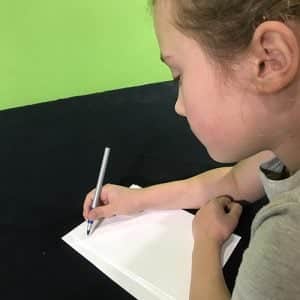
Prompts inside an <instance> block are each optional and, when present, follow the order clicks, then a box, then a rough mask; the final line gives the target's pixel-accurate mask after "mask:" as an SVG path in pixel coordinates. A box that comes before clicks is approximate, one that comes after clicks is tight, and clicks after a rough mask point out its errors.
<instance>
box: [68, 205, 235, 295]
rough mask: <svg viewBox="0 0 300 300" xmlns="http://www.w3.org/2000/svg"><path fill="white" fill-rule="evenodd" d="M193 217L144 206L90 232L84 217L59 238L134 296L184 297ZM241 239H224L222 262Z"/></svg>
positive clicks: (112, 219)
mask: <svg viewBox="0 0 300 300" xmlns="http://www.w3.org/2000/svg"><path fill="white" fill-rule="evenodd" d="M192 220H193V215H192V214H190V213H188V212H186V211H183V210H171V211H145V212H142V213H139V214H136V215H131V216H116V217H112V218H109V219H105V220H104V221H103V222H99V224H96V226H95V227H94V231H93V232H92V234H91V235H90V236H88V237H87V235H86V227H87V224H86V222H84V223H82V224H81V225H79V226H77V227H76V228H75V229H73V230H72V231H71V232H69V233H68V234H66V235H65V236H64V237H63V240H64V241H65V242H66V243H67V244H69V245H70V246H71V247H73V248H74V249H75V250H76V251H78V252H79V253H80V254H81V255H82V256H84V257H85V258H86V259H87V260H89V261H90V262H91V263H92V264H94V265H95V266H96V267H97V268H98V269H99V270H101V271H102V272H103V273H105V274H106V275H107V276H109V277H110V278H111V279H112V280H113V281H115V282H116V283H117V284H119V285H120V286H121V287H122V288H124V289H125V290H127V291H128V292H129V293H130V294H132V295H133V296H134V297H135V298H137V299H141V300H157V299H163V300H168V299H170V300H171V299H172V300H185V299H187V300H188V299H189V286H190V273H191V263H192V249H193V237H192ZM97 225H98V226H97ZM239 240H240V237H239V236H237V235H232V236H231V237H230V239H229V240H228V241H227V242H226V243H225V245H224V247H223V249H222V263H223V266H224V265H225V263H226V262H227V260H228V258H229V257H230V255H231V254H232V252H233V250H234V248H235V247H236V245H237V244H238V242H239Z"/></svg>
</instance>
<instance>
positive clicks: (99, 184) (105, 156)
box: [86, 147, 110, 235]
mask: <svg viewBox="0 0 300 300" xmlns="http://www.w3.org/2000/svg"><path fill="white" fill-rule="evenodd" d="M109 153H110V148H108V147H105V149H104V154H103V158H102V163H101V167H100V171H99V176H98V181H97V186H96V192H95V195H94V199H93V202H92V206H91V208H92V209H93V208H95V207H97V205H98V203H99V198H100V195H101V190H102V184H103V179H104V175H105V171H106V166H107V162H108V158H109ZM93 223H94V221H93V220H88V224H87V231H86V233H87V235H89V234H90V232H91V229H92V225H93Z"/></svg>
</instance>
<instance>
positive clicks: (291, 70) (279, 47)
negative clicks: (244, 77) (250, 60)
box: [251, 21, 299, 93]
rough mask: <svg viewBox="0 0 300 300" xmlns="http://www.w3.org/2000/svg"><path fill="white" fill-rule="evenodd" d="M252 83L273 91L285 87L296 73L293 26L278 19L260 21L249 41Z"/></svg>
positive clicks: (257, 86) (296, 52)
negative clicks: (250, 41)
mask: <svg viewBox="0 0 300 300" xmlns="http://www.w3.org/2000/svg"><path fill="white" fill-rule="evenodd" d="M251 48H252V50H253V51H252V54H253V55H254V62H255V64H254V68H255V70H254V71H255V87H256V90H257V91H258V92H261V93H276V92H278V91H280V90H282V89H284V88H285V87H287V86H288V85H289V84H290V83H291V82H292V81H293V79H294V78H295V76H296V75H297V73H298V67H299V45H298V42H297V37H296V36H295V34H294V32H293V31H292V29H290V28H289V27H288V26H287V25H286V24H284V23H282V22H278V21H267V22H264V23H262V24H261V25H260V26H259V27H258V28H257V29H256V31H255V33H254V37H253V40H252V44H251Z"/></svg>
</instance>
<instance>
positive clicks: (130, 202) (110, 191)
mask: <svg viewBox="0 0 300 300" xmlns="http://www.w3.org/2000/svg"><path fill="white" fill-rule="evenodd" d="M141 191H142V189H130V188H127V187H123V186H119V185H114V184H106V185H105V186H103V188H102V190H101V195H100V199H101V201H99V206H97V207H96V208H94V209H91V206H92V202H93V199H94V195H95V189H93V190H92V191H90V192H89V193H88V194H87V195H86V197H85V200H84V204H83V217H84V218H85V219H88V220H96V219H100V218H108V217H112V216H114V215H127V214H132V213H136V212H138V211H141V210H142V209H141V205H140V201H139V200H140V199H141V198H140V194H141ZM138 194H139V195H138ZM101 202H102V204H101Z"/></svg>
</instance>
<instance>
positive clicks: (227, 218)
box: [193, 196, 242, 246]
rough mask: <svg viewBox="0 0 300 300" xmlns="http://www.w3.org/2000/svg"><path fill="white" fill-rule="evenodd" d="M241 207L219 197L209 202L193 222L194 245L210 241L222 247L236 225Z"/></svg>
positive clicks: (228, 199)
mask: <svg viewBox="0 0 300 300" xmlns="http://www.w3.org/2000/svg"><path fill="white" fill-rule="evenodd" d="M241 213H242V206H241V205H240V204H238V203H235V202H233V201H231V199H230V198H229V197H226V196H221V197H218V198H215V199H212V200H211V201H209V202H208V203H207V204H206V205H204V206H203V207H202V208H201V209H200V210H199V211H198V212H197V214H196V216H195V218H194V220H193V235H194V240H195V244H196V243H197V242H198V241H199V242H200V243H202V242H204V241H207V240H209V241H211V242H213V243H216V244H218V245H219V246H222V244H223V243H224V242H225V241H226V240H227V239H228V238H229V236H230V235H231V233H232V232H233V231H234V229H235V227H236V226H237V224H238V221H239V218H240V216H241Z"/></svg>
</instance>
